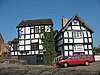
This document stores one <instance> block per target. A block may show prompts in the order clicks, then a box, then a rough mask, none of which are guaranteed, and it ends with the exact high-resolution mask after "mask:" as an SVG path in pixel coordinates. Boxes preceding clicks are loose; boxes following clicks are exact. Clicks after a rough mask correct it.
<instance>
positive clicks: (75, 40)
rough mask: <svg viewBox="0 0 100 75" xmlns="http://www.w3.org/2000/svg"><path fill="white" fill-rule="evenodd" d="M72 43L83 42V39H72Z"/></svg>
mask: <svg viewBox="0 0 100 75" xmlns="http://www.w3.org/2000/svg"><path fill="white" fill-rule="evenodd" d="M74 43H83V39H74Z"/></svg>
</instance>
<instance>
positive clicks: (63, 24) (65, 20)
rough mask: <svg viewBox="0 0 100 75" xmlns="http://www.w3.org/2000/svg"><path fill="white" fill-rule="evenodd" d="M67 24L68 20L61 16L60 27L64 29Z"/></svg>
mask: <svg viewBox="0 0 100 75" xmlns="http://www.w3.org/2000/svg"><path fill="white" fill-rule="evenodd" d="M67 22H68V19H67V18H65V17H64V16H62V27H64V26H65V25H66V24H67Z"/></svg>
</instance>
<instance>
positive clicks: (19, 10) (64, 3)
mask: <svg viewBox="0 0 100 75" xmlns="http://www.w3.org/2000/svg"><path fill="white" fill-rule="evenodd" d="M75 13H77V14H79V16H80V17H81V18H82V19H83V20H84V21H85V22H86V23H87V24H88V25H89V27H90V28H92V29H93V30H94V33H93V45H94V47H98V46H99V45H100V0H0V33H1V34H2V37H3V39H4V42H5V43H6V42H8V41H12V40H13V39H14V38H17V37H18V30H17V28H16V26H17V25H18V24H19V23H20V22H21V21H22V20H35V19H42V18H52V20H53V24H54V30H60V29H61V27H62V26H61V18H62V16H64V17H65V18H68V19H70V18H71V17H72V16H73V15H74V14H75Z"/></svg>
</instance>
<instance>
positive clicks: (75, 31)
mask: <svg viewBox="0 0 100 75" xmlns="http://www.w3.org/2000/svg"><path fill="white" fill-rule="evenodd" d="M74 21H77V24H74ZM61 34H62V35H61ZM61 37H62V38H61ZM57 38H58V39H57V41H56V44H57V47H56V49H58V51H59V50H60V49H61V54H62V55H63V56H71V55H74V54H79V53H83V54H92V43H93V40H92V33H91V32H90V31H89V29H87V28H86V27H85V26H84V25H83V24H82V23H81V22H80V21H78V20H73V21H72V22H71V23H70V25H69V26H68V27H67V28H66V30H65V31H64V32H61V33H59V34H58V35H57ZM79 47H82V48H80V49H79V50H78V48H79ZM75 48H77V49H75Z"/></svg>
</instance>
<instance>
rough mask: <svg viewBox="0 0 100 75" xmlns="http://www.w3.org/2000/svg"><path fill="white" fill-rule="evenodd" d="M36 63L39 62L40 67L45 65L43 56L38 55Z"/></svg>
mask: <svg viewBox="0 0 100 75" xmlns="http://www.w3.org/2000/svg"><path fill="white" fill-rule="evenodd" d="M36 61H37V64H38V65H42V64H43V55H37V56H36Z"/></svg>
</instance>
